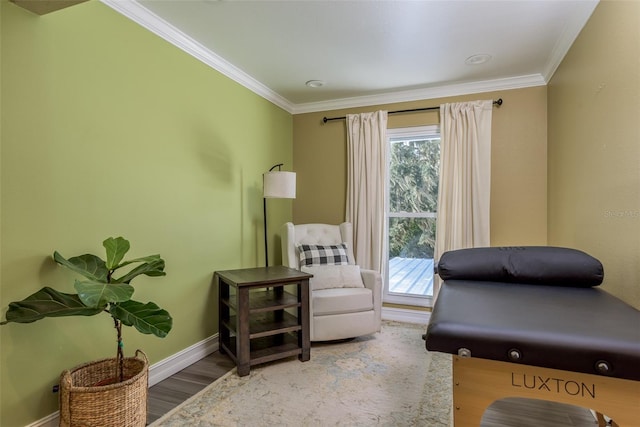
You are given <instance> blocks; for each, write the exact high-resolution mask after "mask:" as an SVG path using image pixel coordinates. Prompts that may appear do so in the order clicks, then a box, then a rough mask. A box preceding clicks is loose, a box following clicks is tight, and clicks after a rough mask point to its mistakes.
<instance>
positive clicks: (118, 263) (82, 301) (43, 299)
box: [0, 237, 173, 426]
mask: <svg viewBox="0 0 640 427" xmlns="http://www.w3.org/2000/svg"><path fill="white" fill-rule="evenodd" d="M102 244H103V246H104V248H105V250H106V260H103V259H101V258H100V257H98V256H96V255H93V254H84V255H80V256H76V257H72V258H68V259H67V258H65V257H63V256H62V255H61V254H60V253H59V252H57V251H56V252H54V254H53V259H54V260H55V262H56V263H58V264H60V265H62V266H64V267H66V268H68V269H70V270H72V271H74V272H75V273H78V274H79V275H81V276H82V279H80V280H78V279H76V280H75V283H74V288H75V290H76V292H77V293H76V294H69V293H63V292H60V291H57V290H55V289H53V288H51V287H48V286H45V287H43V288H42V289H40V290H39V291H37V292H36V293H34V294H32V295H29V296H28V297H27V298H25V299H24V300H22V301H16V302H12V303H10V304H9V309H8V310H7V313H6V320H5V321H3V322H0V325H6V324H8V323H32V322H35V321H37V320H41V319H44V318H46V317H62V316H94V315H96V314H100V313H106V314H108V315H109V316H110V317H111V319H112V322H113V325H114V328H115V329H116V335H117V349H116V357H115V358H110V359H104V360H101V361H97V362H91V363H88V364H85V365H82V366H79V367H76V368H74V369H73V370H71V371H64V372H63V373H62V376H61V384H60V392H61V393H60V425H63V426H70V425H101V426H110V425H113V426H124V425H141V426H144V425H145V424H146V389H147V378H148V361H147V359H146V356H145V355H144V353H142V352H140V351H138V352H136V356H138V353H142V355H143V356H144V358H138V357H130V358H125V357H124V351H123V347H124V346H123V341H122V326H123V325H125V326H133V327H134V328H136V329H137V330H138V331H140V332H141V333H143V334H153V335H155V336H157V337H160V338H164V337H165V336H166V335H167V334H168V333H169V331H170V330H171V327H172V323H173V320H172V318H171V316H170V315H169V313H168V312H167V311H166V310H163V309H161V308H160V307H158V306H157V305H156V304H155V303H153V302H147V303H142V302H138V301H135V300H133V299H132V296H133V293H134V288H133V286H132V285H131V281H132V280H133V279H134V278H136V277H138V276H141V275H145V276H151V277H155V276H164V275H166V273H165V272H164V267H165V264H164V260H163V259H162V258H160V255H149V256H145V257H142V258H135V259H132V260H124V256H125V254H126V253H127V252H128V251H129V249H130V244H129V241H127V240H126V239H124V238H122V237H116V238H113V237H110V238H108V239H106V240H105V241H104V242H102ZM124 267H128V268H127V269H124V270H123V268H124ZM125 270H126V271H125ZM101 393H102V394H101ZM87 396H91V399H88V398H87ZM74 405H75V407H73V406H74ZM131 405H134V406H135V407H136V408H137V409H136V410H133V411H132V410H131V408H130V406H131ZM78 406H84V407H78ZM72 414H74V415H73V416H79V417H80V418H78V419H77V420H76V421H74V419H73V416H72ZM78 414H82V415H78ZM123 417H128V418H127V419H125V418H123Z"/></svg>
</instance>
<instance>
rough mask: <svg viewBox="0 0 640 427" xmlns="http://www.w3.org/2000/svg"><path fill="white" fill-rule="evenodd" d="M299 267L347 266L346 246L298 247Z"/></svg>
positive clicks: (341, 244)
mask: <svg viewBox="0 0 640 427" xmlns="http://www.w3.org/2000/svg"><path fill="white" fill-rule="evenodd" d="M298 250H299V251H300V266H301V267H302V266H305V265H306V266H311V265H327V264H333V265H344V264H349V258H348V257H347V244H346V243H340V244H339V245H298Z"/></svg>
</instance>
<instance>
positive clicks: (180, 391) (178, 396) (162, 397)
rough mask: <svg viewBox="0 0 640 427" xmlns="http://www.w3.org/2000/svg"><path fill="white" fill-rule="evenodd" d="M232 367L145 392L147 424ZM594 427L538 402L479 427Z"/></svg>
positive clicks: (194, 368)
mask: <svg viewBox="0 0 640 427" xmlns="http://www.w3.org/2000/svg"><path fill="white" fill-rule="evenodd" d="M233 366H234V365H233V362H232V361H231V359H229V358H228V357H227V356H225V355H222V354H220V352H217V351H216V352H215V353H212V354H211V355H209V356H207V357H205V358H204V359H202V360H200V361H198V362H196V363H194V364H193V365H191V366H189V367H187V368H185V369H184V370H182V371H180V372H178V373H177V374H175V375H173V376H171V377H169V378H167V379H166V380H164V381H161V382H160V383H158V384H156V385H154V386H153V387H151V388H150V389H149V408H148V413H147V422H148V423H151V422H153V421H155V420H157V419H158V418H160V417H161V416H162V415H164V414H165V413H167V412H169V411H170V410H171V409H173V408H174V407H176V406H178V405H179V404H180V403H182V402H183V401H185V400H186V399H188V398H189V397H190V396H193V395H194V394H196V393H198V392H199V391H200V390H202V389H203V388H205V387H206V386H207V385H209V384H211V383H212V382H214V381H215V380H216V379H218V378H220V377H221V376H222V375H224V374H225V373H227V372H228V371H229V370H230V369H231V368H233ZM596 425H597V423H596V421H595V419H594V417H593V416H592V415H591V413H590V411H589V410H587V409H584V408H578V407H575V406H570V405H564V404H560V403H555V402H546V401H541V400H527V399H504V400H500V401H498V402H495V403H494V404H493V405H491V407H489V409H487V411H486V412H485V414H484V417H483V419H482V425H481V427H541V426H547V427H594V426H596ZM423 427H429V426H423Z"/></svg>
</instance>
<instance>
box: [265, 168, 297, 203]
mask: <svg viewBox="0 0 640 427" xmlns="http://www.w3.org/2000/svg"><path fill="white" fill-rule="evenodd" d="M262 176H263V180H264V197H265V198H266V199H295V198H296V173H295V172H283V171H273V172H266V173H265V174H264V175H262Z"/></svg>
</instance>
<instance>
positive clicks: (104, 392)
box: [60, 350, 149, 427]
mask: <svg viewBox="0 0 640 427" xmlns="http://www.w3.org/2000/svg"><path fill="white" fill-rule="evenodd" d="M117 369H118V367H117V360H116V358H111V359H102V360H97V361H95V362H90V363H86V364H84V365H80V366H76V367H75V368H73V369H71V370H67V371H64V372H63V373H62V375H61V377H60V426H61V427H80V426H82V427H93V426H95V427H134V426H145V425H146V424H147V388H148V376H149V375H148V372H149V361H148V360H147V356H146V355H145V354H144V353H143V352H142V351H140V350H137V351H136V356H135V357H127V358H125V359H124V376H125V378H128V379H127V380H125V381H122V382H119V383H115V384H109V385H98V386H96V384H100V383H101V382H104V381H108V380H109V379H112V378H116V377H117Z"/></svg>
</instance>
